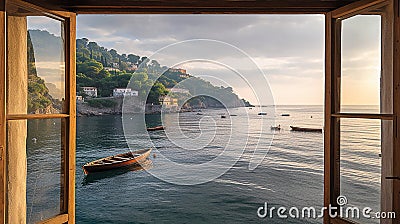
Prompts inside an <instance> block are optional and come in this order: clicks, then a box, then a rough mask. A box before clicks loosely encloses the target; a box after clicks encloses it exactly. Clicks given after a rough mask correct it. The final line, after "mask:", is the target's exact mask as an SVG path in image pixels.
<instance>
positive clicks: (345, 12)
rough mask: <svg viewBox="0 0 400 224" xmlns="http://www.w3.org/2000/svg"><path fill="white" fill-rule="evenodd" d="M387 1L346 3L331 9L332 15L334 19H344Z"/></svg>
mask: <svg viewBox="0 0 400 224" xmlns="http://www.w3.org/2000/svg"><path fill="white" fill-rule="evenodd" d="M387 3H388V1H387V0H361V1H356V2H354V3H351V4H348V5H346V6H344V7H341V8H339V9H336V10H334V11H332V17H333V18H335V19H339V18H340V19H346V18H349V17H352V16H354V15H356V14H362V13H363V12H368V11H371V10H375V9H377V8H379V7H383V6H384V5H386V4H387Z"/></svg>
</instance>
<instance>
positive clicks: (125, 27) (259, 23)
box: [32, 15, 380, 105]
mask: <svg viewBox="0 0 400 224" xmlns="http://www.w3.org/2000/svg"><path fill="white" fill-rule="evenodd" d="M77 18H78V19H77V38H83V37H86V38H88V39H89V40H90V41H95V42H97V43H98V44H99V45H100V46H104V47H106V48H108V49H111V48H113V49H115V50H117V51H118V52H119V53H125V54H129V53H133V54H136V55H140V56H148V57H151V59H156V60H157V61H159V62H160V64H161V65H166V66H170V67H179V68H185V69H187V71H188V73H190V74H191V75H194V76H200V77H203V78H204V79H208V80H209V81H211V82H212V83H213V84H215V85H224V86H227V85H229V86H232V87H233V89H234V91H235V92H236V93H237V94H238V95H239V96H240V97H242V98H246V99H248V100H250V101H251V102H252V103H255V104H271V103H273V104H276V105H322V104H323V99H324V16H323V15H78V17H77ZM32 25H34V26H35V27H39V28H40V26H46V24H43V23H40V22H37V23H36V24H35V23H34V22H32ZM47 29H49V30H51V29H52V28H51V27H50V26H47ZM342 39H343V41H342V45H343V47H342V51H343V52H342V56H343V59H342V75H343V77H342V103H343V104H346V105H376V104H379V71H380V69H379V67H380V19H379V17H377V16H356V17H353V18H350V19H347V20H345V21H343V36H342ZM182 41H183V42H182ZM269 91H271V93H272V97H271V96H270V95H268V94H267V93H269ZM271 98H272V100H273V102H271Z"/></svg>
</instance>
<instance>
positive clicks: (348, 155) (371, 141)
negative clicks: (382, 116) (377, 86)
mask: <svg viewBox="0 0 400 224" xmlns="http://www.w3.org/2000/svg"><path fill="white" fill-rule="evenodd" d="M340 125H341V131H340V134H341V136H340V175H341V176H340V182H341V183H340V187H341V190H340V191H341V192H340V193H341V195H342V196H345V197H346V198H347V201H348V203H347V204H346V205H345V206H344V207H343V208H344V211H346V209H347V208H349V207H353V206H356V207H358V208H359V209H360V218H357V217H356V216H355V217H349V219H351V220H353V221H356V222H359V223H379V219H366V218H365V217H363V215H362V210H363V209H364V208H365V207H370V208H371V209H372V210H373V212H379V211H380V202H381V157H380V155H381V121H380V120H362V119H342V120H341V122H340ZM349 214H351V213H349ZM371 214H372V213H371Z"/></svg>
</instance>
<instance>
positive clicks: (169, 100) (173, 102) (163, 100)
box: [159, 96, 178, 107]
mask: <svg viewBox="0 0 400 224" xmlns="http://www.w3.org/2000/svg"><path fill="white" fill-rule="evenodd" d="M159 102H160V104H161V105H163V106H165V107H174V106H178V99H176V98H173V97H170V96H161V97H160V98H159Z"/></svg>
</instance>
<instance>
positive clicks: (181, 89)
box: [168, 88, 190, 94]
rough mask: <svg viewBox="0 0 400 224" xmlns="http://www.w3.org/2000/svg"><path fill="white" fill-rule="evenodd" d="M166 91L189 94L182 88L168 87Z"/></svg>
mask: <svg viewBox="0 0 400 224" xmlns="http://www.w3.org/2000/svg"><path fill="white" fill-rule="evenodd" d="M168 91H170V92H171V93H181V94H190V92H189V90H188V89H184V88H169V89H168Z"/></svg>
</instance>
